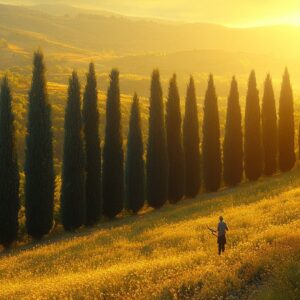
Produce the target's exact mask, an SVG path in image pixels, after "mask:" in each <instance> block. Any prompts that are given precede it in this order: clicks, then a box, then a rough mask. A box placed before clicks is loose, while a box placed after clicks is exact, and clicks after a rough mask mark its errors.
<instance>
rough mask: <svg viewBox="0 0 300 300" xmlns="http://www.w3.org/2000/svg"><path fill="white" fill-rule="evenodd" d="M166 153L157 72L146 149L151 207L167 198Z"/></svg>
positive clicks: (162, 107) (157, 205) (153, 75)
mask: <svg viewBox="0 0 300 300" xmlns="http://www.w3.org/2000/svg"><path fill="white" fill-rule="evenodd" d="M168 165H169V163H168V151H167V137H166V128H165V116H164V103H163V97H162V88H161V83H160V75H159V71H158V70H154V71H153V73H152V79H151V90H150V112H149V135H148V148H147V161H146V172H147V200H148V203H149V205H150V206H151V207H153V208H156V209H158V208H161V207H162V206H163V205H164V204H165V202H166V201H167V198H168V168H169V167H168Z"/></svg>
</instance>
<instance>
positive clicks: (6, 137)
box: [0, 77, 19, 247]
mask: <svg viewBox="0 0 300 300" xmlns="http://www.w3.org/2000/svg"><path fill="white" fill-rule="evenodd" d="M0 157H1V160H0V244H2V245H3V246H4V247H9V246H10V244H11V243H12V242H13V241H14V240H16V238H17V235H18V210H19V168H18V161H17V151H16V143H15V129H14V116H13V113H12V96H11V91H10V88H9V85H8V79H7V78H6V77H4V79H3V81H2V84H1V93H0Z"/></svg>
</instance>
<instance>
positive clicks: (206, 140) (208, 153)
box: [202, 75, 222, 192]
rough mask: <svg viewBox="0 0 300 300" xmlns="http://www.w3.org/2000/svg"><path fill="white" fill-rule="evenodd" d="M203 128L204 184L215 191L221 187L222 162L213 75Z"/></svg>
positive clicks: (205, 102)
mask: <svg viewBox="0 0 300 300" xmlns="http://www.w3.org/2000/svg"><path fill="white" fill-rule="evenodd" d="M202 130H203V142H202V158H203V179H204V186H205V189H206V190H207V191H209V192H214V191H217V190H218V189H219V188H220V184H221V173H222V162H221V146H220V124H219V111H218V100H217V96H216V90H215V86H214V81H213V76H212V75H210V76H209V81H208V87H207V90H206V94H205V100H204V116H203V128H202Z"/></svg>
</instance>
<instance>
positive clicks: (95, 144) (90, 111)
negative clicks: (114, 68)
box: [83, 63, 102, 225]
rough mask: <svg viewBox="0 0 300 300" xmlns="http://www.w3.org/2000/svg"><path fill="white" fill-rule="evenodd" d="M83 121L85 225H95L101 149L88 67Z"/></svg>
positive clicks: (94, 85) (92, 75)
mask: <svg viewBox="0 0 300 300" xmlns="http://www.w3.org/2000/svg"><path fill="white" fill-rule="evenodd" d="M83 121H84V137H85V147H86V186H85V190H86V192H85V194H86V225H93V224H95V223H96V222H97V221H98V220H99V218H100V216H101V210H102V191H101V149H100V137H99V112H98V95H97V80H96V74H95V66H94V64H93V63H91V64H90V66H89V73H88V74H87V83H86V87H85V91H84V97H83Z"/></svg>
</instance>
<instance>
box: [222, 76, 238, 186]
mask: <svg viewBox="0 0 300 300" xmlns="http://www.w3.org/2000/svg"><path fill="white" fill-rule="evenodd" d="M223 160H224V181H225V184H227V185H229V186H235V185H237V184H238V183H240V182H241V180H242V178H243V133H242V116H241V107H240V103H239V92H238V85H237V81H236V79H235V77H233V78H232V82H231V88H230V93H229V96H228V102H227V116H226V126H225V137H224V145H223Z"/></svg>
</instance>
